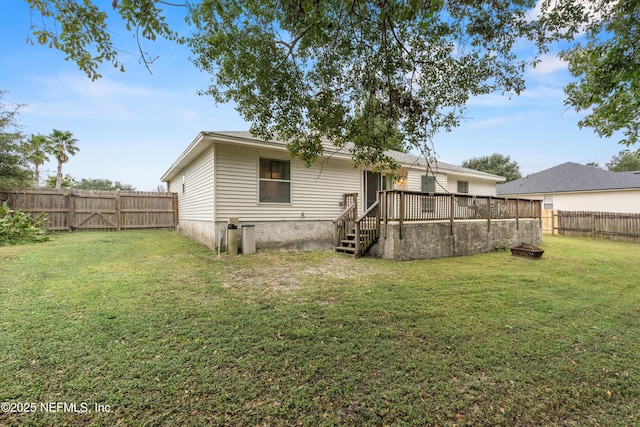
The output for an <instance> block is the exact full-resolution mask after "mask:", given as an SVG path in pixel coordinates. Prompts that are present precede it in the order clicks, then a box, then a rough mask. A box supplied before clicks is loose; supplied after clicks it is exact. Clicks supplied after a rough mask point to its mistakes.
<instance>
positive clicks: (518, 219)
mask: <svg viewBox="0 0 640 427" xmlns="http://www.w3.org/2000/svg"><path fill="white" fill-rule="evenodd" d="M516 230H520V199H516Z"/></svg>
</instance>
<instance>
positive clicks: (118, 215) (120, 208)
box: [115, 190, 122, 231]
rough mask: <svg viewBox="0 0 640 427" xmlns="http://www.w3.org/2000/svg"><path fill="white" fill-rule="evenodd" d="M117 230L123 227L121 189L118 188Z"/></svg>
mask: <svg viewBox="0 0 640 427" xmlns="http://www.w3.org/2000/svg"><path fill="white" fill-rule="evenodd" d="M115 202H116V230H118V231H121V230H122V227H121V224H122V217H121V215H122V207H121V205H120V191H119V190H118V192H117V193H116V200H115Z"/></svg>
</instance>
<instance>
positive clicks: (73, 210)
mask: <svg viewBox="0 0 640 427" xmlns="http://www.w3.org/2000/svg"><path fill="white" fill-rule="evenodd" d="M68 197H69V219H68V220H67V222H68V225H69V232H72V231H73V229H74V228H75V225H74V221H73V220H74V219H75V216H76V201H75V199H74V195H73V193H72V192H71V191H69V196H68Z"/></svg>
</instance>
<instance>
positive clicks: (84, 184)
mask: <svg viewBox="0 0 640 427" xmlns="http://www.w3.org/2000/svg"><path fill="white" fill-rule="evenodd" d="M71 187H72V188H77V189H82V190H107V191H118V190H123V191H135V187H133V186H132V185H129V184H122V183H121V182H120V181H116V182H112V181H111V180H109V179H91V178H89V179H87V178H82V179H81V180H80V182H76V183H74V184H73V185H72V186H71Z"/></svg>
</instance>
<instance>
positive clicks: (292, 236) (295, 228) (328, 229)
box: [180, 220, 334, 251]
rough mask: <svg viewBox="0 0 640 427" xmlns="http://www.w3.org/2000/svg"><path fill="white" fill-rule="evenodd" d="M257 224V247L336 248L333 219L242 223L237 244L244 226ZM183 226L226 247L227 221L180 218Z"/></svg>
mask: <svg viewBox="0 0 640 427" xmlns="http://www.w3.org/2000/svg"><path fill="white" fill-rule="evenodd" d="M243 224H252V225H254V226H255V228H254V230H255V241H256V249H257V250H265V249H297V250H318V249H321V250H325V249H331V248H332V247H333V234H334V226H333V222H332V221H269V222H260V221H256V222H250V223H249V222H246V223H245V222H241V223H240V225H239V226H238V244H239V245H242V225H243ZM180 229H181V230H182V231H183V232H184V234H186V235H187V236H189V237H190V238H192V239H193V240H195V241H197V242H199V243H202V244H203V245H205V246H207V247H208V248H210V249H217V248H218V242H221V243H222V244H221V247H222V250H223V251H224V250H225V248H226V231H227V223H226V222H218V223H214V222H205V221H187V220H180Z"/></svg>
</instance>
